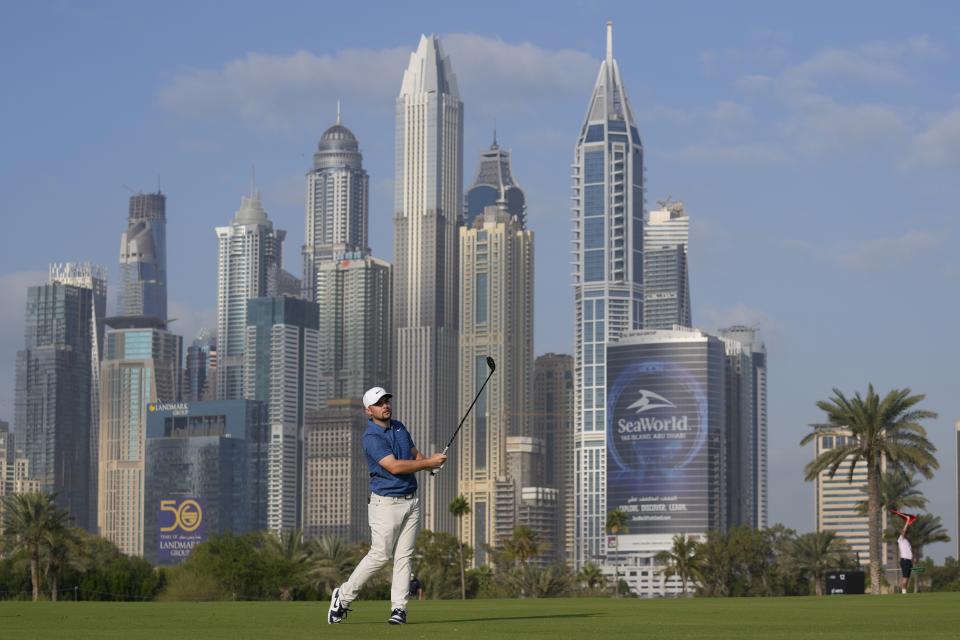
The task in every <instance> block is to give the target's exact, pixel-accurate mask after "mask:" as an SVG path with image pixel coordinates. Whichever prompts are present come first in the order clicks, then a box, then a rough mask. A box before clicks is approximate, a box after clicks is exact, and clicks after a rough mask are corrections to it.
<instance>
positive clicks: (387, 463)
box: [379, 453, 430, 476]
mask: <svg viewBox="0 0 960 640" xmlns="http://www.w3.org/2000/svg"><path fill="white" fill-rule="evenodd" d="M379 464H380V466H381V467H383V468H384V469H386V470H387V471H389V472H390V473H392V474H393V475H395V476H397V475H401V474H404V473H416V472H417V471H423V470H424V469H429V468H430V467H429V466H428V465H427V459H426V458H424V457H423V456H422V455H421V456H420V457H419V459H417V460H397V459H396V458H395V457H394V455H393V454H392V453H391V454H390V455H388V456H384V457H383V458H381V459H380V462H379Z"/></svg>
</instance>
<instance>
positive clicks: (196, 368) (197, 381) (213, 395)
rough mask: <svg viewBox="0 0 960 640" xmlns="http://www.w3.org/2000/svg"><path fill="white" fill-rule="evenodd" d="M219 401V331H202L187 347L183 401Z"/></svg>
mask: <svg viewBox="0 0 960 640" xmlns="http://www.w3.org/2000/svg"><path fill="white" fill-rule="evenodd" d="M216 399H217V330H216V329H201V330H200V333H199V334H197V338H196V340H194V341H193V344H191V345H190V346H189V347H187V369H186V372H185V376H184V380H183V401H184V402H196V401H198V400H216Z"/></svg>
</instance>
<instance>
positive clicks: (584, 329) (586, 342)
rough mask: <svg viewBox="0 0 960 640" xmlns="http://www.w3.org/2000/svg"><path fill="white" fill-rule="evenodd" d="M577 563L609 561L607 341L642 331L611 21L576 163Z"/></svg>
mask: <svg viewBox="0 0 960 640" xmlns="http://www.w3.org/2000/svg"><path fill="white" fill-rule="evenodd" d="M572 169H573V276H574V283H573V287H574V305H575V308H576V316H575V317H576V352H575V356H574V357H575V371H576V383H575V395H574V412H575V425H576V426H575V429H576V436H575V438H576V440H575V451H576V459H575V463H574V468H575V473H576V497H577V500H576V504H577V508H576V514H577V520H576V532H575V537H576V543H575V545H574V546H575V549H574V551H575V555H574V561H575V563H576V566H578V567H579V566H581V565H582V564H583V563H584V562H585V561H588V560H597V559H599V558H601V557H602V556H603V555H604V541H605V537H604V525H605V520H606V509H605V507H606V503H607V498H606V482H607V479H606V471H605V464H604V461H605V459H606V448H607V442H606V441H607V436H606V425H607V415H606V400H607V387H606V379H605V358H606V347H607V343H608V342H610V341H612V340H616V339H617V338H619V337H620V336H621V335H623V334H624V333H625V332H627V331H630V330H635V329H641V328H642V327H643V293H644V292H643V197H644V191H643V147H642V145H641V143H640V134H639V132H638V131H637V126H636V122H635V120H634V118H633V113H632V112H631V110H630V105H629V103H628V101H627V94H626V89H625V88H624V86H623V82H622V80H621V77H620V69H619V67H618V66H617V62H616V60H614V58H613V26H612V24H611V23H607V55H606V58H605V59H604V61H603V62H602V63H601V64H600V72H599V74H598V75H597V82H596V85H595V86H594V89H593V96H592V97H591V99H590V105H589V107H588V109H587V116H586V119H585V120H584V123H583V126H582V127H581V129H580V136H579V138H578V139H577V146H576V149H575V151H574V163H573V167H572Z"/></svg>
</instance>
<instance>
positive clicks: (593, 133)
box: [584, 124, 603, 142]
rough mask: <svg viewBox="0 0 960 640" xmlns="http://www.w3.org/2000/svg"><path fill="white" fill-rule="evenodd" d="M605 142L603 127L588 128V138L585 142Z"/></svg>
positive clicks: (591, 126)
mask: <svg viewBox="0 0 960 640" xmlns="http://www.w3.org/2000/svg"><path fill="white" fill-rule="evenodd" d="M601 140H603V125H602V124H592V125H590V126H589V127H587V138H586V140H584V142H600V141H601Z"/></svg>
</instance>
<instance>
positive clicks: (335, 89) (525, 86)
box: [160, 34, 599, 129]
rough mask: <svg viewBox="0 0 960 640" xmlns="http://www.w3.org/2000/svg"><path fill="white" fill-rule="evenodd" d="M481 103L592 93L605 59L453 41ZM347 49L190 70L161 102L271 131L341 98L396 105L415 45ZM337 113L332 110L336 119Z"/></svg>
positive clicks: (462, 80)
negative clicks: (600, 60) (405, 69)
mask: <svg viewBox="0 0 960 640" xmlns="http://www.w3.org/2000/svg"><path fill="white" fill-rule="evenodd" d="M442 41H443V44H444V48H445V50H446V52H447V54H448V55H449V56H450V59H451V62H452V65H453V70H454V73H456V75H457V79H458V84H459V86H460V90H461V92H462V93H463V94H464V96H465V98H466V99H468V100H469V102H470V105H471V111H472V112H476V113H479V114H481V115H489V116H491V117H494V116H496V114H497V113H504V114H505V113H508V112H509V113H516V112H518V111H519V112H531V111H535V110H536V109H539V108H541V107H542V105H543V103H545V102H550V101H552V100H555V99H557V98H558V97H561V96H565V95H578V96H579V95H582V94H583V91H584V86H587V87H589V86H590V83H591V82H592V80H593V77H594V75H595V73H596V70H597V65H598V64H599V63H598V61H597V60H595V59H594V58H592V57H591V56H589V55H587V54H585V53H583V52H580V51H574V50H571V49H562V50H555V51H551V50H546V49H542V48H540V47H537V46H535V45H533V44H530V43H521V44H510V43H506V42H503V41H502V40H498V39H495V38H488V37H485V36H479V35H473V34H451V35H449V36H445V37H444V38H443V39H442ZM415 44H416V43H415V42H411V46H410V47H397V48H392V49H378V50H375V49H345V50H342V51H338V52H336V53H335V54H332V55H322V56H317V55H315V54H313V53H310V52H308V51H298V52H296V53H294V54H292V55H288V56H282V55H272V54H264V53H256V52H252V53H248V54H247V55H246V56H245V57H243V58H239V59H237V60H233V61H231V62H228V63H227V64H226V65H224V67H223V68H222V69H216V70H210V69H197V70H191V71H186V72H184V73H181V74H179V75H177V76H176V77H174V78H173V80H172V81H171V82H170V83H169V84H168V85H166V86H164V87H163V88H162V89H161V90H160V104H161V105H162V106H163V107H165V108H166V109H168V110H170V111H173V112H174V113H177V114H180V115H182V116H187V117H192V118H201V119H216V118H223V117H231V118H240V119H242V120H245V121H249V122H253V123H256V124H257V125H259V126H262V127H265V128H267V129H283V128H287V127H291V126H296V125H298V124H303V123H310V124H313V123H314V122H315V120H316V118H317V117H318V115H317V114H318V111H321V112H322V110H323V109H324V108H327V109H330V110H331V111H330V113H331V115H332V108H333V103H334V101H335V100H336V99H338V98H343V99H344V101H345V117H348V116H347V114H349V109H351V108H357V107H354V106H353V105H361V106H360V108H365V109H374V110H378V111H389V110H391V109H392V107H393V101H394V99H395V98H396V95H397V92H398V91H399V89H400V78H401V77H402V73H403V69H404V68H405V67H406V64H407V62H408V60H409V56H410V54H411V52H412V51H413V47H414V46H415ZM327 119H329V118H327Z"/></svg>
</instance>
